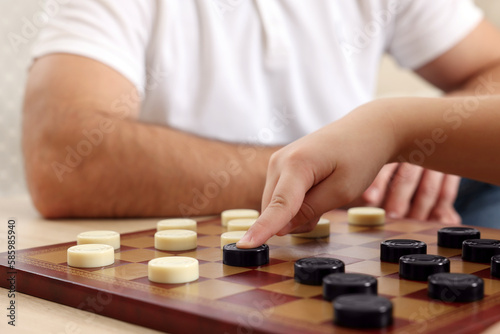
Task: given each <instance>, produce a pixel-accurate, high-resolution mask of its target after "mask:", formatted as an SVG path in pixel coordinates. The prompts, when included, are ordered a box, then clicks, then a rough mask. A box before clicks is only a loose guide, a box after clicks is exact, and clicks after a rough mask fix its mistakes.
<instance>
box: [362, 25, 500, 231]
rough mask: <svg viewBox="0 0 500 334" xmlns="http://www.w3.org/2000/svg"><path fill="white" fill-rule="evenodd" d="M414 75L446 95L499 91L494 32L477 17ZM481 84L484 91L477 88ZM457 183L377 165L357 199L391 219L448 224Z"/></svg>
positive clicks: (499, 52) (499, 58)
mask: <svg viewBox="0 0 500 334" xmlns="http://www.w3.org/2000/svg"><path fill="white" fill-rule="evenodd" d="M416 73H417V74H419V75H420V76H421V77H423V78H424V79H425V80H427V81H428V82H430V83H431V84H433V85H434V86H436V87H438V88H440V89H441V90H443V91H444V92H446V93H447V94H446V96H466V95H471V96H475V95H476V94H489V95H495V94H500V85H499V84H498V82H500V33H499V32H498V30H497V29H496V28H495V27H494V26H492V25H491V24H490V23H488V22H487V21H483V22H481V23H480V24H479V25H478V26H477V27H476V28H475V29H474V30H473V31H472V32H471V33H470V34H469V35H468V36H467V37H465V38H464V39H463V40H462V41H461V42H460V43H458V44H457V45H456V46H454V47H453V48H452V49H450V50H449V51H447V52H446V53H444V54H443V55H441V56H439V57H438V58H437V59H435V60H433V61H431V62H430V63H428V64H426V65H424V66H422V67H421V68H418V69H417V70H416ZM484 83H487V87H488V88H487V91H486V90H484V88H482V87H483V84H484ZM457 187H458V178H457V177H456V176H453V175H444V174H442V173H439V172H435V171H431V170H423V169H422V168H421V167H418V166H412V165H409V164H400V165H398V164H391V165H387V166H385V167H384V168H383V169H382V171H381V172H380V173H379V175H378V176H377V178H376V179H375V181H374V183H373V184H372V185H371V186H370V187H369V188H368V189H367V190H366V191H365V192H364V194H363V199H364V200H366V201H367V202H368V203H369V204H371V205H382V206H383V207H384V208H385V209H386V210H387V212H393V213H395V215H396V217H408V218H415V219H433V220H440V221H443V222H447V223H451V222H456V221H457V219H459V217H458V215H457V214H456V213H455V211H454V209H453V202H454V199H455V196H456V193H457ZM384 195H385V196H384Z"/></svg>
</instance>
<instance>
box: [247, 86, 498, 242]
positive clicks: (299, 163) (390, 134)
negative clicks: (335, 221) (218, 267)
mask: <svg viewBox="0 0 500 334" xmlns="http://www.w3.org/2000/svg"><path fill="white" fill-rule="evenodd" d="M400 161H407V162H410V163H413V164H418V165H422V166H424V167H427V168H431V169H435V170H440V171H444V172H447V173H451V174H459V175H462V176H465V177H470V178H474V179H478V180H482V181H487V182H491V183H497V184H500V97H487V96H470V97H457V98H439V99H438V98H436V99H426V98H399V99H384V100H377V101H374V102H371V103H368V104H366V105H364V106H361V107H360V108H358V109H356V110H354V111H353V112H351V113H350V114H349V115H347V116H346V117H344V118H342V119H341V120H339V121H337V122H334V123H332V124H330V125H328V126H326V127H324V128H322V129H320V130H318V131H316V132H314V133H312V134H310V135H308V136H306V137H303V138H301V139H299V140H297V141H295V142H293V143H292V144H290V145H288V146H286V147H284V148H283V149H281V150H279V151H278V152H276V153H275V154H274V155H273V156H272V158H271V161H270V163H269V168H268V175H267V180H266V186H265V189H264V195H263V200H262V208H263V210H264V211H263V213H262V215H261V217H260V218H259V219H258V221H257V222H256V224H254V225H253V226H252V228H251V229H250V230H249V231H248V232H247V234H246V235H245V237H244V238H243V239H242V240H241V241H240V242H239V243H238V246H240V247H245V248H248V247H255V246H258V245H260V244H262V243H264V242H265V241H267V239H269V238H270V237H271V236H273V235H274V234H278V235H284V234H287V233H291V232H293V233H299V232H304V231H308V230H310V229H311V228H313V227H314V225H315V224H316V222H317V221H318V219H319V217H320V216H321V215H322V214H323V213H324V212H326V211H329V210H332V209H335V208H338V207H340V206H342V205H345V204H346V203H349V202H350V201H351V200H353V199H354V198H355V197H357V196H358V195H360V194H361V193H362V192H363V191H364V190H365V189H366V188H367V187H368V186H369V185H370V183H371V182H372V181H373V179H374V178H375V176H376V175H377V172H378V171H379V170H380V169H381V168H382V166H383V165H384V164H386V163H388V162H400Z"/></svg>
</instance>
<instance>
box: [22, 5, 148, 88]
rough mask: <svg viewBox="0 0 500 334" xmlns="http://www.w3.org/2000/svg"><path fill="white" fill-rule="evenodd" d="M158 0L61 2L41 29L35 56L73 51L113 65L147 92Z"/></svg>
mask: <svg viewBox="0 0 500 334" xmlns="http://www.w3.org/2000/svg"><path fill="white" fill-rule="evenodd" d="M154 12H155V2H154V0H120V1H116V0H85V1H70V2H67V3H65V4H62V5H60V8H59V12H58V13H56V15H54V16H53V17H52V18H51V19H50V21H49V22H48V24H47V25H46V26H45V27H44V28H43V29H42V30H41V32H40V34H39V36H38V39H37V41H36V42H35V44H34V46H33V48H32V52H31V56H32V59H36V58H38V57H41V56H44V55H47V54H51V53H70V54H75V55H80V56H84V57H88V58H91V59H94V60H97V61H99V62H102V63H103V64H106V65H108V66H110V67H111V68H113V69H115V70H116V71H118V72H119V73H121V74H122V75H124V76H125V77H126V78H127V79H128V80H130V81H131V82H132V83H133V84H134V85H135V86H136V87H137V89H138V90H139V92H141V93H144V85H145V57H146V49H147V45H148V42H149V37H150V34H151V30H152V26H153V24H154V19H155V16H154Z"/></svg>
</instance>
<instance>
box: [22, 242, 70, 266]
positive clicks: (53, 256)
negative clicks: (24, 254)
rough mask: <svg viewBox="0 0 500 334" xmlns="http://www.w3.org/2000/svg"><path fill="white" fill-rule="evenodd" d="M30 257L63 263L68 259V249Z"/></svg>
mask: <svg viewBox="0 0 500 334" xmlns="http://www.w3.org/2000/svg"><path fill="white" fill-rule="evenodd" d="M69 247H70V246H68V248H69ZM30 258H33V259H37V260H42V261H47V262H50V263H65V262H66V261H67V260H68V251H67V250H60V251H56V252H47V253H42V254H36V255H31V256H30Z"/></svg>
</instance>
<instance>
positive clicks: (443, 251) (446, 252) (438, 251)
mask: <svg viewBox="0 0 500 334" xmlns="http://www.w3.org/2000/svg"><path fill="white" fill-rule="evenodd" d="M436 242H437V241H436ZM427 254H435V255H441V256H444V257H452V256H457V255H462V250H461V249H455V248H446V247H439V246H437V245H429V244H427Z"/></svg>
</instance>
